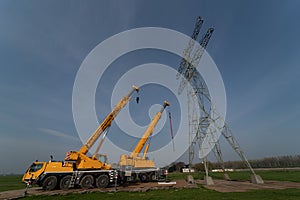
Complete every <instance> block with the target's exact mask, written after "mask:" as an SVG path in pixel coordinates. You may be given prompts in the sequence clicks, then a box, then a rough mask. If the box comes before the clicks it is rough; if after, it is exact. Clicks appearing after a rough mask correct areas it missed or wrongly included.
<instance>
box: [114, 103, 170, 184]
mask: <svg viewBox="0 0 300 200" xmlns="http://www.w3.org/2000/svg"><path fill="white" fill-rule="evenodd" d="M169 105H170V104H169V102H168V101H165V102H164V105H163V107H162V108H161V110H160V111H159V112H158V113H157V114H156V115H155V116H154V118H153V120H152V121H151V123H150V125H149V127H148V128H147V130H146V131H145V133H144V135H143V137H142V138H141V139H140V140H139V142H138V144H137V145H136V147H135V148H134V150H133V151H132V153H131V155H121V157H120V162H119V165H120V168H121V171H123V172H125V174H124V176H125V177H127V178H126V179H127V180H129V181H130V180H135V179H136V177H137V176H138V177H139V179H140V180H141V182H146V181H155V180H157V179H158V176H159V175H160V174H159V173H161V170H160V169H159V168H156V167H155V164H154V162H153V161H152V160H149V159H148V158H147V157H146V154H147V152H148V149H149V143H147V144H146V142H147V140H148V139H149V137H150V136H151V135H152V133H153V131H154V128H155V126H156V125H157V123H158V121H159V120H160V118H161V115H162V113H163V111H164V109H165V108H166V107H167V106H169ZM145 144H146V146H145ZM144 147H145V149H144V153H143V155H142V156H139V154H140V153H141V151H142V149H143V148H144Z"/></svg>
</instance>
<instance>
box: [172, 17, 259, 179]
mask: <svg viewBox="0 0 300 200" xmlns="http://www.w3.org/2000/svg"><path fill="white" fill-rule="evenodd" d="M202 24H203V19H202V18H201V17H198V18H197V22H196V25H195V28H194V31H193V34H192V37H191V40H190V41H189V43H188V46H187V48H186V49H185V50H184V52H183V58H182V60H181V63H180V66H179V69H178V73H177V75H176V78H177V79H179V77H180V75H182V76H183V77H182V80H181V82H180V86H179V88H178V94H181V93H182V91H183V89H184V88H186V90H187V99H188V121H189V168H190V167H191V165H192V162H193V158H194V154H195V152H194V147H195V145H196V144H198V145H199V154H202V156H201V157H202V158H203V162H204V167H205V171H206V175H207V176H208V167H207V154H206V153H205V151H206V149H207V148H208V147H207V146H205V145H204V144H209V145H213V146H214V152H215V154H216V156H217V159H218V161H219V162H221V165H222V168H223V170H224V164H223V157H222V153H221V148H220V144H219V139H218V137H216V135H217V133H221V134H222V135H223V136H224V138H225V139H226V141H227V142H228V143H229V144H230V145H231V147H232V148H233V149H234V150H235V152H236V153H237V154H238V156H239V157H240V158H241V159H242V161H244V163H245V164H246V165H247V167H248V168H249V169H250V171H251V172H252V173H253V175H254V176H255V177H256V176H257V175H256V174H255V172H254V170H253V168H252V167H251V165H250V163H249V162H248V160H247V158H246V156H245V154H244V152H243V151H242V150H241V147H240V145H239V144H238V142H237V140H236V138H235V137H234V135H233V134H232V132H231V130H230V129H229V127H228V125H227V124H226V122H225V119H224V118H223V116H221V115H220V114H219V112H218V111H217V108H216V107H215V105H214V103H213V102H212V100H211V97H210V94H209V91H208V89H207V86H206V84H205V81H204V80H203V78H202V76H201V75H200V73H199V72H198V71H197V69H196V68H197V66H198V65H199V63H200V60H201V58H202V56H203V54H204V52H205V49H206V47H207V45H208V42H209V40H210V38H211V36H212V33H213V31H214V29H213V28H209V29H208V30H207V32H206V34H205V35H204V36H203V37H202V38H201V40H200V42H199V44H200V45H195V43H196V42H195V41H196V39H197V36H198V35H199V32H200V29H201V26H202ZM193 50H194V51H193ZM192 52H194V54H193V55H192ZM188 83H189V84H188ZM198 108H199V109H198ZM199 156H200V155H199ZM259 178H260V177H259ZM260 179H261V178H260ZM257 182H259V183H262V182H263V181H262V180H261V181H260V180H258V181H257Z"/></svg>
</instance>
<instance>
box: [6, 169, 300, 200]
mask: <svg viewBox="0 0 300 200" xmlns="http://www.w3.org/2000/svg"><path fill="white" fill-rule="evenodd" d="M228 174H229V175H230V177H231V179H234V180H250V175H251V174H250V172H228ZM257 174H259V175H261V176H262V178H263V179H264V180H279V181H295V182H300V171H260V172H257ZM210 176H212V177H213V178H214V179H221V178H223V174H222V173H210ZM186 177H187V174H183V173H170V174H169V177H168V179H169V180H176V179H177V180H178V179H186ZM193 177H194V179H203V177H204V173H193ZM24 187H25V186H24V184H23V183H22V182H21V176H0V191H6V190H13V189H24ZM23 199H24V200H31V199H45V200H58V199H63V200H64V199H66V200H68V199H80V200H85V199H86V200H88V199H121V200H122V199H131V200H135V199H138V200H141V199H142V200H147V199H149V200H150V199H151V200H153V199H172V200H174V199H175V200H176V199H212V200H214V199H224V200H226V199H231V200H235V199H243V200H247V199H249V200H250V199H261V200H264V199H275V200H277V199H278V200H279V199H287V200H294V199H295V200H296V199H297V200H298V199H300V189H285V190H271V189H270V190H253V191H249V192H236V193H219V192H216V191H213V190H208V189H205V188H204V187H202V186H199V188H198V189H169V190H150V191H148V192H117V193H101V192H95V193H86V194H69V195H64V196H62V195H56V196H31V197H26V198H23Z"/></svg>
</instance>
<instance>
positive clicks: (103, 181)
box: [96, 174, 109, 188]
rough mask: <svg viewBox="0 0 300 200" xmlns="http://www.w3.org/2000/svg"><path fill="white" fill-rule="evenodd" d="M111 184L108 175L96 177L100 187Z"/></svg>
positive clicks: (97, 184)
mask: <svg viewBox="0 0 300 200" xmlns="http://www.w3.org/2000/svg"><path fill="white" fill-rule="evenodd" d="M108 184H109V178H108V176H107V175H105V174H102V175H100V176H99V177H98V178H97V179H96V186H97V187H98V188H106V187H107V186H108Z"/></svg>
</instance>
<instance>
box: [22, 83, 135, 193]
mask: <svg viewBox="0 0 300 200" xmlns="http://www.w3.org/2000/svg"><path fill="white" fill-rule="evenodd" d="M132 87H133V89H132V90H131V91H130V93H129V94H127V95H125V96H124V97H123V98H122V99H121V100H120V101H119V102H118V104H117V105H116V106H115V107H114V108H113V110H112V111H111V112H110V113H109V114H108V115H107V117H106V118H105V119H104V121H103V122H102V123H101V124H100V125H99V127H98V128H97V129H96V130H95V132H94V133H93V134H92V136H91V137H90V138H89V139H88V140H87V142H86V143H85V144H84V145H83V146H82V147H81V148H80V149H79V151H70V152H67V153H66V158H65V161H62V162H57V161H52V159H51V160H50V161H49V162H34V163H33V164H32V165H31V166H30V167H29V168H28V169H27V171H26V172H25V174H24V175H23V178H22V181H23V182H32V183H34V184H37V185H39V186H40V187H43V188H44V189H45V190H53V189H55V188H57V187H59V188H60V189H63V190H66V189H69V188H71V187H74V186H80V187H81V188H85V189H86V188H90V187H94V186H97V187H99V188H105V187H107V186H108V185H109V183H112V182H113V181H114V172H115V170H113V169H111V166H110V165H109V164H107V163H106V159H105V160H104V161H101V160H100V159H98V158H97V151H98V150H99V148H97V151H96V153H95V154H94V155H93V156H91V157H89V156H87V153H88V151H89V150H90V149H91V147H92V146H93V145H94V144H95V142H96V141H97V139H98V138H99V136H100V135H101V134H102V133H103V132H104V131H106V130H107V128H109V127H110V126H111V124H112V122H113V120H114V119H115V117H116V116H117V115H118V113H119V112H120V110H121V109H122V108H123V107H124V106H125V105H126V104H127V103H128V102H129V100H130V96H131V95H132V94H133V92H134V91H137V92H138V91H139V88H138V87H137V86H135V85H133V86H132ZM102 142H103V141H101V142H100V144H101V143H102ZM95 180H96V181H95Z"/></svg>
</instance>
